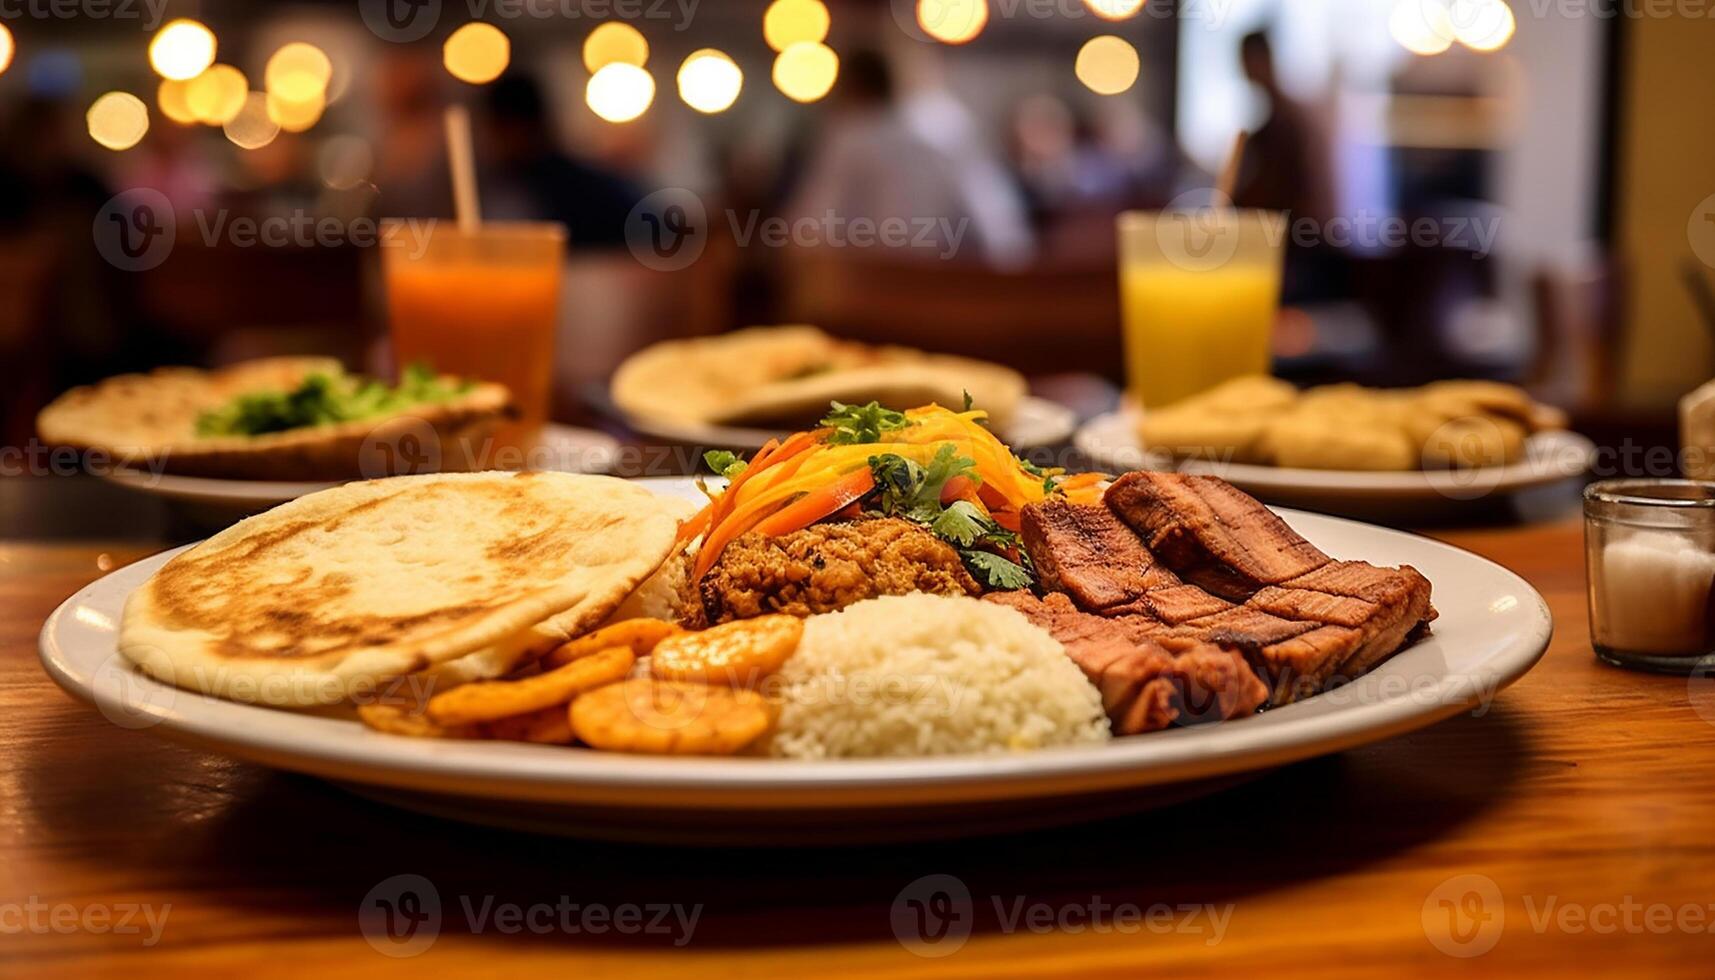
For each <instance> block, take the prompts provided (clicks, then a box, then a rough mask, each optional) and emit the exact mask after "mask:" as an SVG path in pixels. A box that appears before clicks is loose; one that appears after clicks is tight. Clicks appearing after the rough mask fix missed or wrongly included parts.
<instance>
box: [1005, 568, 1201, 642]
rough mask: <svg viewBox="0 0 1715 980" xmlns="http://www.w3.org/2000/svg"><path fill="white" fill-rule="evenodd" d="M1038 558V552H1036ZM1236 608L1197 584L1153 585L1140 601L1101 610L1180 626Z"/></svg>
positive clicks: (1103, 612)
mask: <svg viewBox="0 0 1715 980" xmlns="http://www.w3.org/2000/svg"><path fill="white" fill-rule="evenodd" d="M1032 557H1033V558H1034V556H1032ZM1231 608H1233V604H1232V603H1230V602H1228V601H1227V600H1225V599H1218V598H1216V597H1215V596H1212V595H1210V594H1209V593H1207V592H1204V591H1203V590H1202V589H1199V588H1197V587H1196V586H1195V585H1171V586H1168V587H1167V588H1164V589H1151V590H1149V591H1148V592H1145V593H1144V594H1143V597H1142V598H1141V599H1138V600H1137V601H1136V602H1128V603H1126V604H1125V605H1123V606H1113V607H1111V608H1109V609H1103V610H1101V614H1102V615H1103V616H1139V615H1141V616H1148V617H1149V618H1151V619H1155V620H1159V621H1160V622H1162V623H1164V624H1166V625H1168V626H1178V625H1180V624H1181V623H1188V622H1190V621H1191V620H1194V619H1201V618H1202V617H1204V616H1213V615H1214V614H1216V613H1218V612H1222V611H1225V610H1228V609H1231Z"/></svg>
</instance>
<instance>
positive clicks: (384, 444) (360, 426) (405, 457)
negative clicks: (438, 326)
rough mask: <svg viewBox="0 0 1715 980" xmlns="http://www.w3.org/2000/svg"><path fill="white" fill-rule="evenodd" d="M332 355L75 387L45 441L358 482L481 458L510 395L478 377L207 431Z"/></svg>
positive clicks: (43, 419) (159, 461)
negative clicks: (298, 416) (382, 403)
mask: <svg viewBox="0 0 1715 980" xmlns="http://www.w3.org/2000/svg"><path fill="white" fill-rule="evenodd" d="M339 373H341V367H340V364H339V362H338V361H336V360H334V359H332V358H327V357H270V358H263V359H261V360H255V361H247V362H245V363H243V364H236V365H233V366H231V367H227V368H221V369H219V370H215V371H203V370H199V369H197V368H161V369H159V370H155V371H151V372H149V373H148V374H122V375H119V376H117V377H113V378H108V379H107V380H105V381H102V382H100V383H98V384H94V385H88V386H86V387H82V388H74V389H72V390H71V391H68V392H66V393H65V394H63V395H61V396H60V397H58V398H56V399H54V401H53V403H52V404H50V405H48V407H46V408H44V409H42V411H41V414H40V415H38V416H37V417H36V430H37V432H38V433H39V434H40V435H41V438H42V440H43V441H44V442H49V443H52V444H54V445H59V446H72V447H75V448H77V449H82V450H97V451H100V452H104V453H107V454H108V455H110V456H111V457H113V459H114V460H115V461H117V462H119V463H123V464H126V465H131V466H139V467H144V468H147V469H149V470H150V471H151V472H163V471H164V472H169V473H179V474H184V475H187V476H208V477H222V478H229V479H246V480H309V481H322V480H353V479H358V478H361V477H366V476H367V477H377V476H387V475H391V474H395V473H401V472H409V473H421V472H433V471H440V470H446V471H460V470H469V469H473V468H475V467H477V466H478V465H479V464H480V462H481V459H480V456H481V450H480V447H481V446H482V444H483V441H484V440H485V439H486V438H487V437H488V436H489V435H491V434H492V432H493V429H494V428H495V426H497V425H498V424H499V423H500V421H501V420H502V419H503V418H504V417H505V415H506V413H507V412H508V411H509V410H510V405H511V396H510V394H509V393H508V392H507V390H506V389H505V388H504V387H502V386H500V385H495V384H479V385H476V386H474V387H472V388H471V389H470V390H469V391H467V392H464V393H463V394H460V395H458V396H457V397H455V398H451V399H448V400H447V401H442V402H433V403H425V404H421V405H413V406H410V407H408V408H405V409H402V410H401V411H399V412H396V413H393V414H390V415H385V416H378V417H376V418H368V419H359V420H356V421H352V422H340V423H336V424H332V425H319V426H310V427H305V428H302V429H292V430H290V431H286V432H270V433H266V434H263V435H256V436H242V435H238V436H198V435H197V433H196V423H197V418H198V417H199V416H201V415H202V414H203V413H204V412H208V411H212V410H214V409H217V408H220V407H222V406H225V405H227V404H229V403H230V402H231V401H232V400H233V399H235V398H237V397H238V396H239V395H242V394H248V393H252V392H262V391H291V390H293V389H295V388H297V387H298V386H299V385H300V384H302V383H303V382H304V380H305V379H306V378H308V377H310V376H311V375H314V374H339Z"/></svg>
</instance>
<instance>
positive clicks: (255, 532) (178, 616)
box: [119, 473, 677, 706]
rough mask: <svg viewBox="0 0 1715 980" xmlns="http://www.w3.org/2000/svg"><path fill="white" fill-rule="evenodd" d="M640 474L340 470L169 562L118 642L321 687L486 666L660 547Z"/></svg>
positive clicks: (618, 582)
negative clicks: (333, 482)
mask: <svg viewBox="0 0 1715 980" xmlns="http://www.w3.org/2000/svg"><path fill="white" fill-rule="evenodd" d="M676 529H677V522H676V521H675V520H674V519H673V517H672V516H671V515H670V514H669V512H668V511H667V509H666V508H665V507H664V506H663V505H662V504H661V502H660V500H659V499H658V498H657V497H656V496H655V495H654V494H652V493H650V492H649V491H648V490H646V489H644V488H643V487H640V486H638V485H636V484H632V483H627V482H626V481H624V480H618V479H613V478H611V477H599V476H573V475H569V474H562V473H471V474H444V475H436V476H421V477H397V478H394V479H390V480H375V481H370V482H367V483H352V484H347V485H346V486H342V487H336V488H334V489H331V490H324V491H322V492H320V493H315V494H310V495H309V496H306V497H301V498H299V499H297V500H294V501H292V502H291V503H288V504H284V505H282V506H280V507H277V508H275V509H273V510H271V511H268V512H267V513H265V514H262V515H260V516H258V517H254V518H251V519H250V520H247V521H243V522H241V523H239V524H236V525H234V526H233V527H231V528H228V529H227V530H225V531H223V532H221V533H220V534H217V535H215V536H214V537H212V538H210V539H208V540H207V541H205V542H203V543H202V544H200V545H197V546H196V547H194V548H192V549H190V550H189V551H187V552H185V553H184V554H182V555H180V556H178V557H177V558H174V559H173V560H172V561H170V562H168V563H167V564H166V565H165V566H163V567H162V568H161V570H160V571H159V572H157V573H155V575H154V577H153V578H151V579H149V581H148V582H146V583H144V585H143V586H142V588H140V589H138V590H137V591H136V592H135V593H133V594H132V596H131V598H130V600H129V601H128V602H127V603H126V606H125V614H124V618H123V621H122V623H121V625H120V633H119V650H120V652H121V653H122V654H124V655H125V656H126V657H127V658H129V659H130V660H132V661H133V662H135V663H136V664H137V665H138V666H139V667H141V668H142V669H143V670H144V671H146V672H147V673H149V674H151V675H153V676H154V677H156V678H159V679H160V680H163V681H166V682H168V683H171V684H175V685H178V686H180V687H186V688H191V689H193V690H198V691H202V692H204V693H207V694H214V695H217V696H221V697H227V698H231V699H233V700H241V701H250V702H260V703H264V704H274V705H281V706H309V705H316V704H331V703H335V702H338V701H341V700H343V699H346V698H349V697H353V696H356V695H359V694H362V693H365V692H367V691H370V690H372V689H374V688H375V687H377V686H378V685H380V684H381V683H383V682H385V681H388V680H391V679H393V678H396V677H399V676H400V675H403V674H408V673H414V672H418V671H423V670H425V669H429V668H432V667H435V666H436V665H441V664H449V663H450V662H453V661H459V662H460V663H459V666H458V667H456V668H454V669H452V670H451V672H450V675H451V676H450V679H455V680H468V679H472V678H474V677H480V676H488V675H491V674H492V673H493V672H494V671H496V670H500V669H504V668H505V666H507V665H510V664H511V663H513V662H516V661H517V660H518V659H519V658H520V657H521V656H522V655H523V654H524V653H525V652H527V650H530V651H533V652H538V653H539V652H541V651H542V650H544V649H546V648H548V647H552V646H554V645H557V644H558V643H560V642H563V641H564V640H565V639H567V638H569V637H571V636H575V635H577V634H579V633H582V632H584V631H585V630H587V629H589V628H590V627H592V626H594V625H595V624H596V623H599V622H601V621H602V620H603V619H606V618H607V616H608V615H609V614H610V613H612V611H613V610H614V609H615V608H616V607H617V606H618V605H619V604H620V602H621V601H623V600H624V599H625V597H626V596H627V595H628V594H630V592H631V591H632V590H633V589H634V588H635V587H636V586H637V585H638V583H640V582H642V581H643V580H644V579H645V578H647V577H648V576H649V575H650V574H652V573H653V572H654V571H655V569H656V567H657V566H659V565H660V564H661V562H662V561H663V560H664V559H665V558H666V557H667V554H668V552H669V551H670V550H671V549H672V545H673V537H674V533H675V531H676Z"/></svg>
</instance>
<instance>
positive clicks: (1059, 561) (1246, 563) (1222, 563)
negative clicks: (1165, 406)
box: [1024, 473, 1435, 704]
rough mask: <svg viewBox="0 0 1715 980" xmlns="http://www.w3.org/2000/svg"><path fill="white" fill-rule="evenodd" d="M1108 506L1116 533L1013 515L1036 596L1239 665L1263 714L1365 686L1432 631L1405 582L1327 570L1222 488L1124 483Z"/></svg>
mask: <svg viewBox="0 0 1715 980" xmlns="http://www.w3.org/2000/svg"><path fill="white" fill-rule="evenodd" d="M1107 501H1108V504H1109V509H1111V513H1112V514H1113V515H1114V518H1123V519H1124V525H1125V526H1116V525H1120V524H1121V522H1120V521H1119V520H1118V519H1114V518H1109V519H1105V518H1104V517H1103V515H1102V514H1100V513H1099V510H1100V509H1098V508H1092V507H1079V506H1076V505H1072V504H1067V503H1064V502H1049V503H1044V504H1037V505H1032V506H1030V507H1027V508H1025V514H1024V517H1025V546H1026V550H1028V551H1029V552H1030V556H1031V559H1032V560H1033V561H1034V562H1035V564H1036V566H1037V569H1038V571H1039V572H1041V571H1042V570H1044V569H1046V570H1048V571H1047V572H1045V573H1043V575H1042V580H1043V584H1044V585H1045V586H1047V587H1048V588H1053V589H1061V590H1064V591H1066V592H1068V593H1070V595H1071V596H1072V597H1073V598H1074V599H1076V600H1077V603H1078V605H1079V606H1080V607H1082V608H1083V609H1085V610H1088V611H1091V612H1095V613H1099V614H1100V615H1101V616H1104V617H1109V618H1111V619H1112V620H1113V621H1114V622H1116V623H1119V624H1121V625H1122V626H1123V628H1124V629H1125V630H1126V631H1127V633H1128V634H1129V635H1130V636H1131V638H1132V639H1134V640H1137V639H1147V640H1152V641H1154V642H1157V643H1160V644H1164V645H1167V646H1169V647H1172V646H1174V645H1180V644H1198V643H1212V644H1215V645H1216V646H1224V647H1228V648H1231V649H1234V650H1237V651H1240V652H1242V653H1243V654H1244V656H1245V657H1246V658H1247V659H1248V660H1249V661H1250V663H1251V666H1252V667H1253V668H1254V669H1255V671H1256V673H1257V674H1259V675H1260V676H1261V677H1262V679H1263V680H1264V681H1265V682H1266V683H1267V684H1268V686H1269V688H1270V700H1272V701H1273V702H1274V703H1275V704H1285V703H1288V702H1291V701H1294V700H1297V699H1299V698H1302V697H1305V696H1308V695H1310V694H1314V693H1316V692H1317V691H1319V690H1322V689H1324V688H1326V687H1327V686H1329V685H1330V684H1332V683H1335V682H1337V681H1341V680H1345V679H1350V678H1352V677H1356V676H1358V675H1359V674H1362V673H1364V672H1365V671H1367V670H1369V669H1370V668H1371V667H1374V666H1375V665H1376V664H1377V663H1379V662H1381V661H1382V660H1384V659H1386V658H1387V657H1388V656H1390V655H1392V654H1393V653H1395V652H1396V651H1398V650H1399V649H1400V647H1401V646H1402V645H1403V644H1405V643H1406V642H1408V641H1409V640H1410V638H1411V637H1412V635H1413V633H1414V631H1416V630H1417V629H1418V628H1419V627H1420V626H1421V625H1422V624H1423V623H1425V622H1428V621H1429V620H1432V619H1434V618H1435V610H1434V609H1433V608H1432V607H1431V606H1430V605H1429V582H1428V581H1427V580H1426V579H1424V578H1423V576H1422V575H1420V574H1418V573H1417V571H1416V570H1415V569H1412V568H1401V569H1389V568H1378V567H1376V566H1374V565H1369V564H1366V563H1364V562H1341V561H1332V560H1330V559H1329V558H1328V557H1327V556H1326V555H1324V554H1322V552H1321V551H1319V550H1317V549H1316V548H1315V547H1314V546H1312V545H1310V544H1309V543H1308V542H1306V541H1305V540H1304V539H1303V538H1301V537H1299V536H1298V535H1297V534H1295V533H1294V532H1293V531H1291V529H1289V528H1287V527H1286V525H1285V524H1284V523H1283V522H1282V521H1281V520H1280V519H1279V518H1277V517H1276V516H1275V515H1274V514H1273V513H1272V512H1271V511H1269V510H1268V509H1267V508H1266V507H1263V506H1262V505H1261V504H1260V503H1257V502H1256V501H1255V500H1252V499H1251V498H1250V497H1248V496H1246V495H1245V494H1243V493H1242V492H1240V491H1238V490H1236V489H1235V488H1233V487H1231V486H1229V485H1227V484H1226V483H1224V482H1222V481H1219V480H1214V479H1210V478H1206V477H1183V476H1175V475H1168V474H1155V473H1132V474H1128V475H1126V476H1124V477H1122V478H1120V479H1119V480H1118V481H1116V482H1115V483H1114V485H1113V486H1112V487H1111V488H1110V489H1109V491H1108V495H1107ZM1133 528H1135V533H1133V534H1131V535H1130V536H1129V537H1128V535H1127V534H1126V533H1125V532H1126V531H1129V530H1131V529H1133ZM1140 553H1141V554H1140ZM1152 554H1153V556H1157V557H1158V560H1153V559H1152ZM1111 556H1119V560H1118V561H1113V560H1112V559H1111ZM1175 573H1177V575H1178V576H1182V577H1183V578H1184V579H1185V580H1188V582H1189V583H1192V584H1187V582H1182V581H1180V580H1179V579H1178V577H1176V576H1175ZM1206 589H1207V590H1208V591H1205V590H1206ZM1211 592H1214V593H1218V594H1211ZM1116 599H1122V600H1123V601H1118V602H1115V601H1114V600H1116ZM1228 599H1232V600H1234V601H1236V602H1238V603H1240V605H1234V604H1233V602H1229V601H1228Z"/></svg>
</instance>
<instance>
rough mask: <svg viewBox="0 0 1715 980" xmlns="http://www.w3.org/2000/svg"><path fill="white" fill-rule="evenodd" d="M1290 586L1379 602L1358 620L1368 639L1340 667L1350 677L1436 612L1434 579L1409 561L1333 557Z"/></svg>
mask: <svg viewBox="0 0 1715 980" xmlns="http://www.w3.org/2000/svg"><path fill="white" fill-rule="evenodd" d="M1286 588H1289V589H1292V590H1306V591H1310V592H1314V593H1320V594H1323V595H1328V596H1336V597H1340V598H1341V599H1344V600H1346V601H1349V602H1365V603H1369V604H1371V605H1373V606H1374V608H1375V611H1374V613H1373V614H1371V615H1370V616H1368V617H1367V618H1365V619H1364V621H1363V622H1362V624H1353V625H1355V626H1358V628H1359V629H1361V630H1362V631H1363V633H1364V640H1363V643H1362V644H1361V645H1360V646H1359V648H1358V649H1357V650H1356V651H1355V652H1354V653H1353V654H1352V656H1351V657H1349V658H1347V660H1346V661H1345V662H1344V663H1342V664H1341V665H1340V667H1339V674H1340V675H1341V676H1343V677H1345V678H1348V679H1349V678H1353V677H1357V676H1358V675H1360V674H1363V673H1365V672H1366V671H1368V670H1369V669H1370V668H1371V667H1374V666H1375V665H1376V664H1378V663H1380V662H1382V661H1383V660H1386V659H1387V658H1388V657H1390V656H1392V655H1393V654H1394V653H1395V652H1396V651H1397V650H1399V649H1400V647H1401V646H1402V645H1404V644H1405V643H1406V641H1407V640H1409V639H1410V638H1411V637H1412V635H1413V634H1415V633H1416V632H1417V631H1418V629H1419V628H1420V627H1422V626H1423V625H1424V624H1426V623H1429V622H1432V621H1433V620H1434V619H1435V618H1436V615H1437V613H1436V612H1435V607H1434V606H1433V605H1431V604H1430V601H1429V595H1430V588H1429V580H1428V579H1426V578H1424V577H1423V575H1422V573H1420V572H1419V571H1418V570H1417V569H1415V568H1412V567H1411V566H1410V565H1404V566H1401V567H1399V568H1378V567H1376V566H1374V565H1370V564H1367V563H1365V562H1361V561H1338V562H1330V563H1328V564H1327V565H1324V566H1322V567H1321V568H1319V569H1317V570H1316V571H1314V572H1312V573H1310V574H1309V575H1304V576H1300V577H1299V578H1296V579H1293V580H1292V581H1290V582H1287V583H1286Z"/></svg>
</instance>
